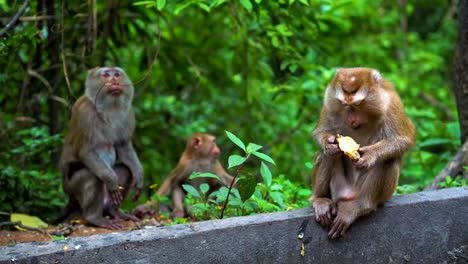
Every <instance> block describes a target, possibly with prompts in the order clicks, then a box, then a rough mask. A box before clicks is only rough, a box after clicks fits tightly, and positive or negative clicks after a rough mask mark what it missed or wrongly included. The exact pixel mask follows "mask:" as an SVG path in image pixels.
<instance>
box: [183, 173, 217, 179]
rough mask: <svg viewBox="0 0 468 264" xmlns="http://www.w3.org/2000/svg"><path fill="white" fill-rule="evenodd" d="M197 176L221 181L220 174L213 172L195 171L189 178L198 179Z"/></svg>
mask: <svg viewBox="0 0 468 264" xmlns="http://www.w3.org/2000/svg"><path fill="white" fill-rule="evenodd" d="M197 178H213V179H217V180H218V181H221V179H220V178H219V176H218V175H216V174H214V173H211V172H194V173H192V174H191V175H190V177H189V179H197Z"/></svg>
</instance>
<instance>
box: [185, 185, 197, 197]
mask: <svg viewBox="0 0 468 264" xmlns="http://www.w3.org/2000/svg"><path fill="white" fill-rule="evenodd" d="M182 188H184V190H185V191H186V192H187V193H190V194H191V195H192V196H193V197H195V198H200V194H199V193H198V191H197V189H195V188H194V187H193V186H192V185H189V184H182Z"/></svg>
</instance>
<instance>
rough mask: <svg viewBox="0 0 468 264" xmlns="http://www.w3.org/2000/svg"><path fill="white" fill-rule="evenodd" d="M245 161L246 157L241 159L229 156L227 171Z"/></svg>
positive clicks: (240, 157) (236, 156) (237, 156)
mask: <svg viewBox="0 0 468 264" xmlns="http://www.w3.org/2000/svg"><path fill="white" fill-rule="evenodd" d="M246 159H247V158H246V157H242V156H239V155H231V156H229V160H228V163H229V167H228V169H230V168H232V167H235V166H239V165H241V164H242V163H243V162H244V161H245V160H246Z"/></svg>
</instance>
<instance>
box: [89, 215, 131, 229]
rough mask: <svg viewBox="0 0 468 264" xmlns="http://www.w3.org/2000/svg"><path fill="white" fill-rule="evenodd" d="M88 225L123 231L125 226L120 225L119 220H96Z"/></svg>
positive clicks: (90, 221)
mask: <svg viewBox="0 0 468 264" xmlns="http://www.w3.org/2000/svg"><path fill="white" fill-rule="evenodd" d="M88 223H90V224H92V225H95V226H97V227H103V228H108V229H114V230H117V229H122V228H123V227H124V226H123V225H122V224H121V223H120V221H119V220H107V219H104V218H102V219H96V220H89V219H88Z"/></svg>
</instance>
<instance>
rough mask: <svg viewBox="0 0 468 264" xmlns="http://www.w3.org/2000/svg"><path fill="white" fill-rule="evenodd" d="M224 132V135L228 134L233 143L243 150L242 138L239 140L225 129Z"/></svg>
mask: <svg viewBox="0 0 468 264" xmlns="http://www.w3.org/2000/svg"><path fill="white" fill-rule="evenodd" d="M225 132H226V135H227V136H228V138H229V139H230V140H231V141H232V142H233V143H234V144H236V145H237V146H238V147H239V148H241V149H242V150H243V151H245V145H244V142H242V140H240V138H238V137H236V136H235V135H234V134H233V133H231V132H229V131H227V130H225Z"/></svg>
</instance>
